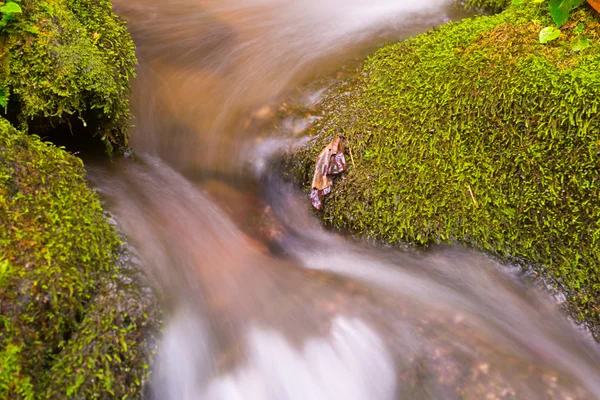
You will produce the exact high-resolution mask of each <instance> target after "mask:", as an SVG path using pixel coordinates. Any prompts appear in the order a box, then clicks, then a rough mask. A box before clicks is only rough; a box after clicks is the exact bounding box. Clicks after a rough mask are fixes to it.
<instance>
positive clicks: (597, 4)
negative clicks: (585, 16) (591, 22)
mask: <svg viewBox="0 0 600 400" xmlns="http://www.w3.org/2000/svg"><path fill="white" fill-rule="evenodd" d="M588 3H590V5H591V6H592V7H594V9H595V10H596V11H598V12H600V0H588Z"/></svg>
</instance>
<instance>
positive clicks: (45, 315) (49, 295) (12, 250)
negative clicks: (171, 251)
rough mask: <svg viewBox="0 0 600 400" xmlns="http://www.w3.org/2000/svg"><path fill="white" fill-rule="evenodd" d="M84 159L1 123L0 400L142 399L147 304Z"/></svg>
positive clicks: (4, 122) (145, 357)
mask: <svg viewBox="0 0 600 400" xmlns="http://www.w3.org/2000/svg"><path fill="white" fill-rule="evenodd" d="M84 173H85V171H84V169H83V164H82V162H81V160H79V159H77V158H75V157H73V156H71V155H70V154H68V153H67V152H66V151H64V150H62V149H59V148H56V147H55V146H53V145H51V144H48V143H44V142H42V141H40V139H39V138H38V137H36V136H32V135H25V134H23V133H20V132H18V131H17V130H15V129H14V128H13V127H12V126H11V125H10V124H9V123H8V122H7V121H6V120H4V119H1V118H0V226H2V229H1V230H0V249H1V251H0V398H33V397H35V398H67V397H68V398H92V397H100V398H112V397H113V396H118V397H122V396H124V395H127V394H129V395H136V394H139V391H140V383H141V380H142V379H143V378H144V376H145V375H146V374H147V371H145V368H144V360H145V359H147V358H148V354H147V346H148V344H147V341H146V339H145V338H144V337H143V336H141V330H142V328H144V327H145V325H146V324H147V320H148V318H147V316H146V315H145V313H150V309H149V307H148V302H147V301H144V300H143V299H141V298H140V296H139V294H136V293H137V292H136V290H135V288H134V287H132V286H131V285H126V284H123V283H119V282H120V281H119V279H118V273H119V270H118V269H117V268H116V263H117V259H116V258H117V253H118V251H119V246H120V242H119V239H118V237H117V235H116V232H115V230H114V228H112V227H111V226H110V225H109V224H108V221H107V218H106V216H105V215H104V212H103V210H102V208H101V206H100V202H99V200H98V196H97V195H96V193H95V192H93V191H92V190H90V189H89V188H88V186H87V185H86V182H85V180H84Z"/></svg>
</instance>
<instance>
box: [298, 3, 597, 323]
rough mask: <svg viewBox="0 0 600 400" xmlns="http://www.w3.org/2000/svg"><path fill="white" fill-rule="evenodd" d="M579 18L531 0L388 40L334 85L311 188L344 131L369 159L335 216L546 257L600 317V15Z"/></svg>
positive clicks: (341, 224) (540, 260) (368, 230)
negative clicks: (553, 37)
mask: <svg viewBox="0 0 600 400" xmlns="http://www.w3.org/2000/svg"><path fill="white" fill-rule="evenodd" d="M572 19H573V20H577V21H579V23H581V24H583V25H584V30H583V33H582V34H583V35H584V36H585V37H587V38H589V39H590V40H591V42H592V46H591V47H590V48H588V49H586V50H584V51H582V52H580V53H575V52H573V51H572V50H571V46H570V43H571V40H572V39H574V38H575V37H576V36H577V33H576V32H575V31H576V30H575V29H573V28H572V27H567V28H566V29H563V33H562V36H561V38H560V39H559V40H557V41H556V42H553V43H552V44H549V45H541V44H539V41H538V33H539V31H540V29H541V27H543V26H545V25H549V24H551V20H550V17H549V15H547V12H546V11H545V9H541V8H538V7H536V6H533V5H530V4H524V5H521V6H517V7H515V6H513V7H510V8H509V9H508V10H507V11H505V12H503V13H501V14H498V15H495V16H492V17H478V18H474V19H469V20H465V21H464V22H460V23H452V24H448V25H445V26H442V27H441V28H439V29H436V30H434V31H431V32H429V33H426V34H423V35H420V36H418V37H416V38H413V39H409V40H406V41H404V42H402V43H399V44H396V45H392V46H389V47H386V48H383V49H381V50H380V51H378V52H377V53H376V54H375V55H373V56H372V57H370V58H369V59H368V60H367V61H366V63H365V66H364V70H363V74H361V75H360V76H359V77H358V78H357V80H356V81H352V82H344V83H342V84H340V86H339V87H338V88H337V89H335V90H333V91H331V92H330V93H329V94H328V96H327V97H326V99H325V100H324V104H322V109H323V110H327V113H326V114H324V115H323V119H322V120H321V121H320V122H319V123H318V124H317V125H315V126H314V127H313V129H314V133H315V134H316V135H317V137H316V139H315V140H314V141H313V142H312V144H311V145H310V146H309V148H307V149H306V150H305V151H303V152H302V153H301V154H299V155H298V157H297V158H296V159H295V161H294V162H295V164H294V165H295V171H296V173H297V177H299V179H301V180H302V182H304V184H306V185H309V184H310V179H311V174H312V168H313V165H314V164H313V163H314V160H315V158H316V156H317V154H318V153H319V151H320V150H321V149H322V147H323V146H324V145H325V144H326V143H327V142H328V141H329V140H331V139H332V137H333V136H334V135H336V134H339V133H344V134H345V135H346V137H347V138H348V144H349V146H350V147H351V149H352V151H353V156H354V159H355V162H356V168H351V169H350V171H349V172H348V173H347V174H345V176H344V177H343V178H342V179H340V180H338V181H336V183H335V185H334V189H333V193H332V194H331V195H330V196H329V198H327V199H326V201H325V207H324V210H323V214H322V216H323V218H324V219H325V220H326V221H327V222H328V223H329V224H331V225H333V226H335V227H337V228H339V229H343V230H346V231H350V232H354V233H357V234H360V235H362V236H364V237H368V238H375V239H378V240H385V241H387V242H391V243H399V242H412V243H418V244H421V245H425V246H426V245H428V244H431V243H443V242H452V241H458V242H460V243H464V244H467V245H471V246H473V247H475V248H478V249H481V250H484V251H489V252H492V253H494V254H496V255H498V256H500V257H501V258H503V259H508V260H513V261H515V260H516V261H521V262H525V263H534V264H536V265H538V266H541V267H542V268H543V269H544V270H545V271H547V272H548V273H549V274H550V275H552V276H553V277H554V278H556V281H557V282H559V283H560V282H562V283H563V284H564V285H566V287H567V288H568V289H569V292H570V296H569V299H568V300H569V303H568V304H569V307H570V311H572V312H573V314H574V315H576V316H577V317H578V319H579V320H586V321H588V322H590V323H592V324H596V326H600V275H599V272H600V253H599V252H598V246H599V245H600V162H599V160H600V113H599V112H598V111H599V109H600V73H599V72H598V71H600V21H599V20H598V17H597V16H596V14H595V13H593V12H591V11H590V10H589V9H588V8H585V9H582V10H579V11H577V12H576V13H575V15H574V16H573V18H572Z"/></svg>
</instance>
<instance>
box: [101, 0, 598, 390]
mask: <svg viewBox="0 0 600 400" xmlns="http://www.w3.org/2000/svg"><path fill="white" fill-rule="evenodd" d="M114 3H115V9H116V11H117V13H119V14H120V15H121V16H122V17H123V18H124V19H125V20H127V21H128V26H129V29H130V31H131V32H132V35H133V37H134V40H135V42H136V44H137V47H138V56H139V60H140V66H139V68H138V76H137V78H136V80H135V82H134V89H133V96H132V105H133V111H134V114H135V117H136V119H135V125H136V126H135V128H134V129H133V132H132V145H133V149H134V150H135V154H136V156H135V157H129V158H124V159H121V160H115V161H113V162H111V163H108V164H107V163H104V164H100V165H90V168H89V170H90V173H89V177H90V179H91V181H92V182H93V184H94V185H95V186H96V187H97V188H98V190H99V192H100V193H101V194H102V196H103V197H104V199H105V200H106V202H107V206H108V208H109V209H110V210H111V212H112V213H113V214H114V215H115V216H116V219H117V220H118V222H119V226H120V228H121V229H122V231H123V232H124V234H125V235H126V236H127V238H128V241H129V242H130V244H131V246H132V247H133V248H134V249H135V255H136V257H137V258H138V259H139V260H140V262H141V264H142V265H143V268H144V271H145V273H146V275H147V276H148V277H149V279H150V280H151V281H152V282H153V283H154V284H155V286H156V290H157V291H158V292H159V293H160V296H161V299H163V303H164V304H163V306H164V309H165V311H166V316H165V323H164V324H165V325H164V332H163V333H162V335H161V339H160V343H159V346H158V354H157V356H156V359H155V362H154V365H153V367H152V368H153V374H152V379H151V382H150V383H149V384H148V387H147V388H146V389H147V390H146V397H148V398H152V399H173V400H186V399H207V400H221V399H223V400H234V399H249V400H253V399H256V400H278V399H281V400H287V399H298V400H309V399H315V400H316V399H323V400H325V399H344V400H351V399H356V400H362V399H374V400H378V399H382V400H383V399H598V398H600V352H599V350H598V345H597V344H595V343H594V342H593V341H592V340H591V339H590V338H589V335H587V334H586V333H585V332H583V330H581V329H579V328H578V327H576V326H575V325H573V324H572V323H570V322H568V321H567V319H566V318H565V316H564V315H562V314H561V313H559V312H558V311H557V305H556V302H555V300H554V299H552V298H551V296H549V295H548V293H546V292H544V291H543V290H539V288H538V287H537V286H536V285H534V284H532V283H531V282H530V281H529V280H527V279H523V274H522V273H521V271H520V269H519V268H517V267H511V266H502V265H499V264H498V263H496V262H494V261H493V260H492V259H490V258H489V257H487V256H486V255H483V254H479V253H476V252H474V251H472V250H467V249H462V248H457V247H446V248H437V249H431V250H428V251H415V250H406V249H392V248H386V247H381V246H374V245H372V244H367V243H361V242H357V241H352V240H349V239H348V238H344V237H343V236H341V235H340V234H336V233H332V232H329V231H327V230H325V229H323V228H322V226H321V223H320V221H319V220H318V218H317V217H315V216H314V214H313V213H311V212H310V209H309V202H308V199H307V194H306V193H301V192H300V190H299V189H298V188H295V187H293V186H291V185H289V184H287V183H285V182H284V181H283V180H282V179H281V178H280V175H281V172H280V171H277V170H275V169H273V168H271V167H270V165H272V163H271V160H272V159H273V158H274V157H277V155H278V154H279V152H280V151H281V150H282V149H286V148H289V147H290V146H294V143H298V142H299V141H300V142H301V140H302V139H301V137H302V135H301V132H302V130H303V128H305V127H306V125H307V124H308V123H310V121H311V118H312V117H310V116H309V117H307V118H306V119H295V118H293V117H285V116H283V117H282V115H284V114H285V106H282V105H281V104H283V103H285V102H287V103H286V104H292V103H294V102H295V103H294V104H302V105H303V106H305V107H308V108H311V107H315V105H316V104H317V103H318V101H319V96H320V95H321V93H322V89H323V88H324V87H325V86H326V85H325V84H322V85H320V84H315V82H327V78H326V77H328V76H335V73H336V71H339V70H340V69H341V68H342V66H343V65H347V63H348V62H351V60H355V59H360V58H362V57H364V56H365V55H367V54H368V53H369V52H372V51H373V50H374V49H376V48H377V47H378V46H381V45H383V44H385V43H389V42H391V41H396V40H400V39H402V38H404V37H408V36H410V35H415V34H417V33H419V32H424V31H426V30H428V29H431V27H433V26H436V25H439V24H442V23H445V22H447V21H449V20H450V19H456V18H460V17H461V16H460V15H458V14H457V13H456V12H455V11H452V8H451V5H450V4H448V3H450V2H449V1H446V0H421V1H410V0H318V1H317V0H171V1H165V0H115V1H114ZM338 78H339V77H338ZM339 79H343V78H339ZM282 110H283V111H282ZM299 138H300V139H299Z"/></svg>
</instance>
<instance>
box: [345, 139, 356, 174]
mask: <svg viewBox="0 0 600 400" xmlns="http://www.w3.org/2000/svg"><path fill="white" fill-rule="evenodd" d="M346 143H348V152H349V153H350V161H352V167H353V168H354V169H356V164H354V156H353V155H352V147H351V146H350V141H349V140H348V138H346Z"/></svg>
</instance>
